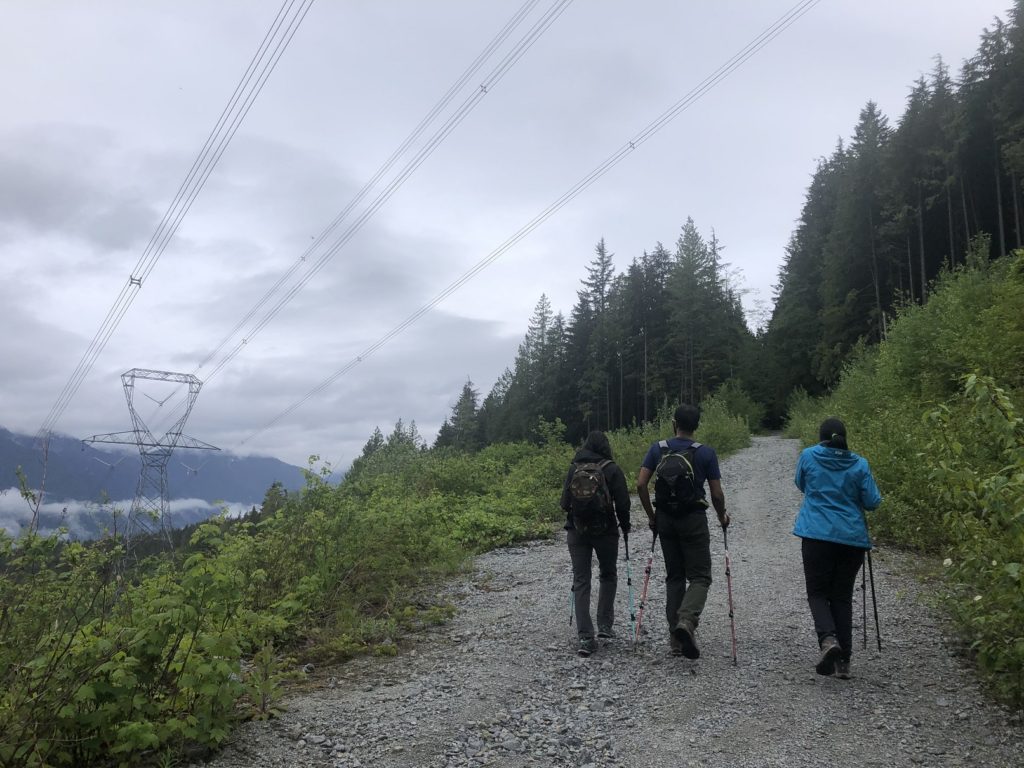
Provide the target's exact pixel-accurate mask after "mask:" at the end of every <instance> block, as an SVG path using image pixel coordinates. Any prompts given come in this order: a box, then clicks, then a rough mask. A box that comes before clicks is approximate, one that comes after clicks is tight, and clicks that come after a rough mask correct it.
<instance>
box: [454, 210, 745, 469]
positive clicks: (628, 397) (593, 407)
mask: <svg viewBox="0 0 1024 768" xmlns="http://www.w3.org/2000/svg"><path fill="white" fill-rule="evenodd" d="M740 298H741V292H740V289H739V286H738V283H737V281H736V277H735V275H734V274H732V273H731V272H730V270H729V268H728V265H727V264H726V263H725V262H724V261H723V259H722V245H721V244H720V243H719V241H718V239H717V237H715V235H714V234H713V233H712V235H711V236H710V237H709V238H707V239H705V238H704V237H703V236H702V235H701V233H700V232H699V231H698V229H697V227H696V225H695V224H694V222H693V220H692V219H688V220H687V221H686V224H685V225H684V226H683V228H682V233H681V235H680V236H679V238H678V239H677V241H676V243H675V247H674V249H673V250H671V251H670V250H668V249H667V248H665V247H664V246H663V245H662V244H661V243H658V244H657V245H656V246H655V247H654V249H653V250H652V251H651V252H650V253H647V252H645V253H644V254H643V255H642V256H639V257H636V258H634V259H632V261H631V262H630V264H629V266H628V268H627V269H626V271H625V272H621V273H616V272H615V269H614V266H613V264H612V254H611V253H610V252H609V251H608V249H607V247H606V245H605V242H604V240H603V239H602V240H601V241H600V242H598V244H597V247H596V249H595V256H594V259H593V260H592V261H591V262H590V264H589V265H588V266H587V275H586V278H585V279H583V281H582V287H581V288H580V290H579V291H578V293H577V300H576V303H575V305H574V306H573V308H572V311H571V314H570V316H569V318H568V319H567V318H566V317H565V316H564V315H563V313H562V312H555V311H554V309H553V308H552V306H551V302H550V301H549V300H548V298H547V296H546V295H542V296H541V297H540V300H539V301H538V302H537V306H536V309H535V310H534V313H533V317H532V318H531V319H530V322H529V326H528V329H527V332H526V337H525V338H524V340H523V343H522V344H521V345H520V347H519V351H518V354H517V355H516V358H515V361H514V364H513V366H512V367H511V368H508V369H506V370H505V372H504V374H503V375H502V376H501V377H500V378H499V379H498V381H497V383H496V384H495V385H494V387H493V388H492V389H491V391H490V393H489V394H487V396H486V397H484V399H483V401H482V402H479V392H478V391H477V390H476V389H475V388H474V387H473V385H472V382H467V384H466V385H465V386H464V387H463V390H462V392H461V394H460V396H459V399H458V401H457V402H456V404H455V407H454V408H453V410H452V415H451V417H450V418H449V419H448V420H446V422H445V423H444V425H443V426H442V427H441V430H440V433H439V435H438V439H437V445H439V446H454V447H458V448H463V449H474V448H477V447H479V446H481V445H487V444H492V443H499V442H507V441H514V440H524V439H532V438H533V428H534V425H535V424H536V423H537V421H538V419H545V420H549V421H550V420H554V419H559V420H561V421H562V422H563V423H564V424H566V425H568V426H567V429H568V433H567V437H568V439H569V441H570V442H573V443H576V442H579V440H580V439H581V438H582V437H583V436H584V435H585V434H586V433H587V432H588V431H589V430H591V429H604V430H608V429H617V428H621V427H625V426H628V425H630V424H642V423H644V422H647V421H650V420H651V419H653V418H654V416H655V413H656V412H657V410H658V409H659V408H662V407H664V406H665V405H666V404H676V403H678V402H680V401H685V402H692V403H698V402H700V401H702V400H703V399H705V398H706V397H707V396H708V395H709V394H710V393H711V392H713V391H714V390H716V389H717V388H718V387H719V386H721V385H722V384H723V383H725V382H726V381H729V380H730V379H732V380H734V384H735V383H736V382H738V381H740V380H742V378H743V376H744V374H745V373H746V372H747V371H748V368H747V367H746V366H745V364H744V361H747V362H749V361H751V360H752V359H753V355H752V352H753V351H754V347H755V344H756V340H755V338H754V335H753V334H752V333H751V332H750V330H749V329H748V328H747V325H746V322H745V319H744V314H743V307H742V305H741V303H740ZM737 386H738V384H737ZM755 420H759V419H755Z"/></svg>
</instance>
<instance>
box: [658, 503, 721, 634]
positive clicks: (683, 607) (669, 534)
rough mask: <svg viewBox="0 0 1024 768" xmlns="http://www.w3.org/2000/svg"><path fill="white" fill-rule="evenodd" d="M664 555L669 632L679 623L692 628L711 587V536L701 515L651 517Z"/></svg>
mask: <svg viewBox="0 0 1024 768" xmlns="http://www.w3.org/2000/svg"><path fill="white" fill-rule="evenodd" d="M654 521H655V525H657V527H658V537H659V538H660V539H661V551H662V553H663V554H664V555H665V573H666V575H665V618H667V619H668V629H669V632H671V631H672V630H673V629H675V628H676V626H677V625H678V624H679V622H680V621H686V622H688V623H689V624H690V625H691V626H692V627H693V628H694V629H696V628H697V625H698V624H699V623H700V614H701V611H703V610H704V603H706V602H707V600H708V589H709V588H710V587H711V533H710V532H709V531H708V516H707V515H706V514H705V513H703V512H685V513H683V514H681V515H670V514H668V513H667V512H663V511H660V510H659V511H658V512H656V513H655V517H654Z"/></svg>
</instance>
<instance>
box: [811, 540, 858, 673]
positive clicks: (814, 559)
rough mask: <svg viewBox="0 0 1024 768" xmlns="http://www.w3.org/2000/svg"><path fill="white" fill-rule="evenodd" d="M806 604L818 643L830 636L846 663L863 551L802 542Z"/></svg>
mask: <svg viewBox="0 0 1024 768" xmlns="http://www.w3.org/2000/svg"><path fill="white" fill-rule="evenodd" d="M801 552H802V554H803V559H804V579H805V580H806V582H807V604H808V605H809V606H810V607H811V616H812V617H813V618H814V629H815V631H816V632H817V633H818V643H821V641H822V640H823V639H824V638H825V637H827V636H828V635H832V636H834V637H835V638H836V640H838V641H839V645H840V646H841V647H842V649H843V654H842V657H841V658H842V659H843V660H845V661H849V660H850V653H851V651H852V650H853V588H854V585H855V584H856V582H857V571H859V570H860V569H861V566H862V565H863V564H864V552H865V550H863V549H861V548H860V547H851V546H849V545H846V544H836V543H835V542H831V541H821V540H819V539H802V544H801Z"/></svg>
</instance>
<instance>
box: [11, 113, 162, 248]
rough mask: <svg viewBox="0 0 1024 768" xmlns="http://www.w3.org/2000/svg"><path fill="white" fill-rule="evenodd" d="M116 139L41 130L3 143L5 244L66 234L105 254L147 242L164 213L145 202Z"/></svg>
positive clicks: (67, 129) (65, 127) (66, 127)
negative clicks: (108, 251)
mask: <svg viewBox="0 0 1024 768" xmlns="http://www.w3.org/2000/svg"><path fill="white" fill-rule="evenodd" d="M128 163H129V161H128V159H127V158H126V157H125V154H124V152H123V151H122V150H120V149H119V148H118V147H117V144H116V134H114V133H113V132H112V131H109V130H104V129H99V128H94V127H91V126H83V125H74V124H49V125H37V126H33V127H32V128H31V129H28V130H26V129H22V130H17V131H10V132H7V133H6V134H4V135H3V136H2V137H0V235H3V240H8V241H10V240H13V239H16V238H19V237H31V236H33V235H45V236H47V237H52V236H53V235H54V234H58V233H59V234H61V235H64V236H66V237H69V238H72V239H78V240H82V241H84V242H87V243H89V244H91V245H93V246H95V247H97V248H102V249H106V250H123V249H126V248H130V247H135V246H138V245H140V244H142V243H144V242H145V240H144V238H148V237H149V235H150V234H151V233H152V232H153V230H154V229H155V227H156V224H157V221H158V220H159V217H158V216H157V213H156V211H155V210H154V209H153V208H152V207H150V206H148V205H146V204H145V203H143V202H141V200H142V199H144V196H143V195H140V193H139V189H138V187H137V186H135V185H133V184H132V183H131V182H132V181H133V180H134V179H135V177H134V175H133V174H131V173H129V170H130V168H129V164H128Z"/></svg>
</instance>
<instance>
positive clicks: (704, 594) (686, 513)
mask: <svg viewBox="0 0 1024 768" xmlns="http://www.w3.org/2000/svg"><path fill="white" fill-rule="evenodd" d="M699 424H700V409H698V408H697V407H696V406H693V405H680V406H679V407H678V408H676V411H675V415H674V418H673V419H672V428H673V430H674V432H675V434H674V436H673V437H670V438H668V439H667V440H661V441H659V442H657V443H654V444H652V445H651V447H650V449H649V450H648V451H647V455H646V456H645V457H644V460H643V463H642V464H641V466H640V473H639V475H638V476H637V482H636V490H637V494H638V495H639V497H640V503H641V504H642V505H643V508H644V510H645V511H646V512H647V517H648V519H649V521H650V525H651V530H652V531H654V533H655V535H656V536H659V537H660V538H661V551H662V553H663V554H664V556H665V571H666V576H665V616H666V618H667V619H668V629H669V638H670V640H669V642H670V645H671V648H672V653H673V655H676V656H679V655H682V656H685V657H687V658H688V659H696V658H699V657H700V649H699V648H698V647H697V639H696V632H697V625H698V624H699V623H700V614H701V611H703V610H704V604H705V603H706V602H707V599H708V589H709V588H710V587H711V534H710V532H709V530H708V518H707V508H708V502H707V498H706V496H705V492H704V485H705V483H706V484H707V488H708V491H710V494H711V504H712V505H714V508H715V512H716V513H717V514H718V522H719V524H720V525H721V526H722V527H723V528H725V527H726V526H728V525H729V514H728V513H727V512H726V511H725V493H724V492H723V491H722V474H721V472H720V471H719V469H718V456H717V454H716V453H715V451H714V449H713V448H711V447H710V446H707V445H702V444H700V443H698V442H697V441H696V440H694V439H693V433H694V432H695V431H696V430H697V427H698V425H699ZM670 455H677V456H682V457H683V458H685V462H682V461H681V460H680V459H672V461H674V462H675V463H676V465H679V464H683V465H684V466H686V467H687V468H688V473H689V474H688V475H687V476H684V477H683V478H681V480H682V481H683V482H684V484H686V485H688V486H692V487H691V488H690V492H689V493H680V492H679V491H678V490H673V488H676V489H677V488H678V487H679V486H678V484H677V483H672V484H670V483H669V482H667V478H668V477H669V476H670V473H669V468H668V463H669V459H668V458H667V457H669V456H670ZM656 474H657V475H659V477H658V479H656V481H655V484H654V503H653V505H652V504H651V494H650V489H649V488H648V485H649V484H650V481H651V478H652V477H654V476H655V475H656Z"/></svg>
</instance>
